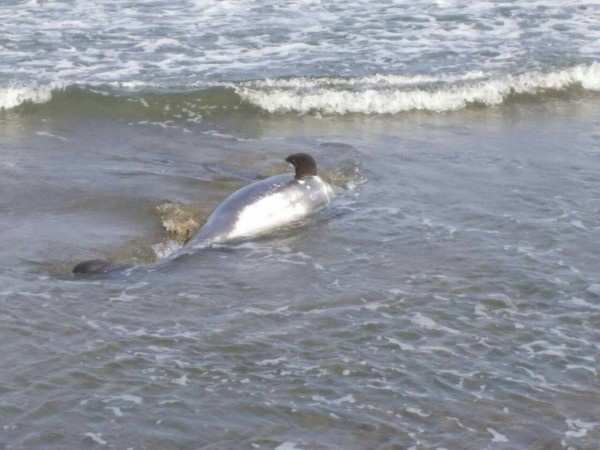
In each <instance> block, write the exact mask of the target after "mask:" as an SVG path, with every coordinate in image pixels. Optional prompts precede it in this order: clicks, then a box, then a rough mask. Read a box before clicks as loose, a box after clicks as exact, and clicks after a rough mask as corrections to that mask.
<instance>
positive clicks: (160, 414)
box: [0, 97, 600, 449]
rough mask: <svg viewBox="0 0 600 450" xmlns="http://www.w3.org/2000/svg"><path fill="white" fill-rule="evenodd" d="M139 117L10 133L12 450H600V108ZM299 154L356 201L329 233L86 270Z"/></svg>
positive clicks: (5, 174) (343, 203)
mask: <svg viewBox="0 0 600 450" xmlns="http://www.w3.org/2000/svg"><path fill="white" fill-rule="evenodd" d="M140 122H141V123H138V122H135V123H130V122H126V121H122V120H119V119H115V120H111V119H109V118H106V117H104V118H102V119H90V118H80V119H78V118H76V117H73V116H68V117H67V118H64V117H63V118H61V117H58V118H52V117H48V116H45V115H44V114H40V115H32V116H27V115H25V116H24V115H20V116H19V115H11V116H9V117H5V118H4V120H3V127H4V130H5V131H6V132H5V133H3V135H2V137H1V138H0V145H1V147H2V149H3V163H2V193H3V196H2V203H1V206H0V209H1V211H2V223H1V228H0V233H1V236H2V239H1V244H0V249H1V252H0V254H1V255H2V256H1V259H0V268H1V269H0V285H1V286H2V287H1V289H0V295H1V297H0V298H1V302H2V304H1V316H2V320H1V321H0V335H1V337H2V342H3V343H4V344H3V352H2V364H0V389H1V398H0V421H1V425H2V428H1V429H0V442H1V443H2V444H3V445H4V446H5V447H6V448H93V447H105V448H136V449H139V448H147V449H164V448H181V449H191V448H215V449H216V448H218V449H223V448H231V449H237V448H269V449H274V448H279V449H292V448H297V449H334V448H338V449H370V448H377V449H391V448H473V449H480V448H568V447H572V448H594V447H595V445H596V443H597V441H598V439H599V437H600V434H599V433H600V423H598V403H599V401H600V397H599V395H600V390H599V385H598V381H599V380H598V354H599V347H598V342H599V335H598V329H599V325H600V314H599V308H600V306H599V305H600V279H598V255H599V247H600V245H599V242H600V241H599V237H600V222H599V219H598V217H599V212H600V197H598V184H599V181H600V176H599V175H598V174H599V173H600V172H599V169H600V137H599V136H598V134H597V129H598V125H599V122H600V110H599V109H598V106H597V99H596V98H595V97H588V98H585V99H582V100H581V101H580V102H577V103H575V102H568V101H562V100H554V101H552V100H549V101H546V102H542V103H537V104H517V105H512V106H510V105H507V106H503V107H501V108H497V109H469V110H466V111H462V112H460V113H452V114H446V115H431V114H425V113H424V114H414V113H413V114H410V115H404V116H400V117H398V116H390V117H378V118H374V117H370V118H366V117H362V116H358V117H346V118H340V117H337V118H336V117H329V118H322V119H318V118H314V117H308V116H307V117H304V118H298V117H283V116H282V117H278V118H277V117H269V116H266V117H265V116H250V117H246V118H244V117H243V116H239V117H237V119H235V120H234V119H232V118H226V119H223V120H222V121H220V122H215V123H214V125H215V128H214V130H217V131H218V133H217V132H216V131H210V130H207V129H206V128H205V125H204V124H196V125H193V124H190V123H189V122H185V121H184V123H178V122H177V121H174V122H173V123H169V124H166V125H165V124H164V123H163V124H162V126H160V125H152V124H149V123H147V121H140ZM179 126H181V127H179ZM184 127H185V128H186V129H187V132H185V131H183V130H182V128H184ZM297 150H303V151H310V152H311V153H313V154H314V156H315V157H316V158H317V160H318V161H319V163H320V166H321V168H322V172H323V173H324V175H326V176H328V177H330V178H331V179H332V180H334V182H336V184H338V186H340V187H338V189H339V192H338V196H337V198H336V201H335V202H334V203H333V204H332V205H331V207H330V208H329V209H327V210H326V211H324V212H323V213H322V214H320V215H319V216H318V217H316V218H314V220H312V221H311V222H310V223H309V224H307V225H306V226H304V227H302V228H299V229H294V230H288V231H284V232H278V233H274V234H273V235H270V236H266V237H264V238H261V239H259V240H257V241H254V242H248V243H244V244H241V245H237V246H230V247H223V248H219V249H211V250H208V251H204V252H198V253H196V254H192V255H190V256H188V257H186V258H184V259H182V260H178V261H177V262H174V263H172V264H169V265H166V266H162V267H159V268H158V269H157V268H155V266H146V267H147V268H144V267H142V268H141V269H139V270H136V271H133V272H130V273H128V274H115V275H112V276H105V277H99V278H89V279H88V278H83V279H80V278H75V277H73V276H71V275H70V274H69V269H70V266H71V265H72V264H73V263H75V262H77V261H78V260H80V259H85V258H90V257H98V256H102V257H105V256H108V257H111V258H114V259H119V258H121V259H123V260H127V261H135V260H136V258H137V259H138V260H141V261H146V260H147V259H148V254H149V253H151V248H152V246H153V245H155V244H157V243H161V242H166V241H168V240H169V239H172V236H170V235H169V234H168V233H167V232H166V231H165V229H164V225H163V223H162V222H161V216H160V214H159V213H158V212H157V209H156V208H157V207H158V206H160V205H163V204H165V203H168V204H173V205H179V206H181V207H182V208H187V209H188V211H190V214H192V215H193V216H194V217H195V218H196V219H197V220H198V221H199V222H201V221H202V218H203V217H205V215H206V213H207V212H209V211H210V209H211V208H212V207H213V206H214V205H216V204H217V203H218V202H219V200H221V199H222V198H224V197H225V196H227V195H228V194H229V193H230V192H231V191H232V190H234V189H236V188H237V187H239V186H241V185H243V184H245V183H247V182H250V181H251V180H253V179H256V178H260V177H264V176H268V175H270V174H273V173H278V172H281V171H285V170H288V169H287V168H286V166H285V164H284V163H283V161H282V160H283V157H285V156H286V155H287V154H289V153H291V152H293V151H297Z"/></svg>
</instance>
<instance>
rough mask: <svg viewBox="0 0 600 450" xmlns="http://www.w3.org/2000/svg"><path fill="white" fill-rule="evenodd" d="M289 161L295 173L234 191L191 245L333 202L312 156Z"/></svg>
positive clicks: (229, 237)
mask: <svg viewBox="0 0 600 450" xmlns="http://www.w3.org/2000/svg"><path fill="white" fill-rule="evenodd" d="M285 160H286V161H287V162H289V163H291V164H292V165H293V166H294V168H295V174H294V175H292V174H284V175H277V176H274V177H270V178H267V179H264V180H261V181H257V182H255V183H252V184H249V185H248V186H245V187H243V188H241V189H240V190H238V191H236V192H234V193H233V194H231V195H230V196H229V197H227V198H226V199H225V200H224V201H223V202H222V203H221V204H220V205H219V206H217V208H216V209H215V210H214V211H213V212H212V213H211V214H210V216H209V217H208V219H207V220H206V224H205V225H204V226H203V227H202V228H201V229H200V231H199V232H198V233H197V234H196V236H194V237H193V238H192V239H191V240H190V242H189V244H188V245H191V246H192V247H193V248H204V247H210V246H211V245H213V244H224V243H228V242H235V241H238V240H242V239H249V238H252V237H255V236H259V235H262V234H264V233H267V232H269V231H272V230H275V229H277V228H280V227H283V226H285V225H290V224H292V223H294V222H297V221H299V220H301V219H304V218H306V217H308V216H310V215H311V214H313V213H315V212H317V211H319V210H320V209H321V208H323V207H324V206H325V205H326V204H327V203H329V202H330V201H331V199H332V198H333V195H334V192H333V189H332V187H331V186H330V185H329V184H328V183H327V182H325V181H323V180H322V179H321V178H320V177H319V176H318V175H317V164H316V163H315V160H314V159H313V158H312V156H310V155H308V154H306V153H295V154H293V155H290V156H288V157H287V158H286V159H285ZM122 267H124V266H123V265H113V264H111V263H110V262H108V261H105V260H100V259H95V260H90V261H83V262H81V263H79V264H77V265H76V266H75V267H74V268H73V273H75V274H100V273H106V272H109V271H112V270H116V269H119V268H122Z"/></svg>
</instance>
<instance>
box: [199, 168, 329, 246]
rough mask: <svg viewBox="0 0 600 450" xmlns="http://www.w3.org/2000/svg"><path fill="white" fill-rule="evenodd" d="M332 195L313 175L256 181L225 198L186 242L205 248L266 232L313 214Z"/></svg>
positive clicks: (286, 175)
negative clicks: (195, 233) (189, 240)
mask: <svg viewBox="0 0 600 450" xmlns="http://www.w3.org/2000/svg"><path fill="white" fill-rule="evenodd" d="M333 195H334V193H333V189H332V188H331V186H330V185H329V184H328V183H326V182H324V181H323V180H322V179H321V178H320V177H319V176H317V175H312V176H308V177H305V178H302V179H299V180H298V179H295V178H294V176H293V175H292V174H284V175H277V176H274V177H270V178H267V179H265V180H261V181H257V182H255V183H252V184H250V185H248V186H245V187H243V188H242V189H240V190H238V191H236V192H234V193H233V194H231V195H230V196H229V197H227V198H226V199H225V200H224V201H223V203H221V204H220V205H219V206H218V207H217V208H216V209H215V210H214V211H213V212H212V214H211V215H210V216H209V217H208V219H207V220H206V224H205V225H204V227H202V229H201V230H200V231H199V232H198V234H197V235H196V236H195V237H194V238H193V239H192V240H191V242H190V244H191V245H192V246H193V247H207V246H210V245H212V244H220V243H226V242H231V241H237V240H241V239H246V238H250V237H255V236H258V235H261V234H264V233H267V232H269V231H272V230H274V229H276V228H280V227H282V226H286V225H290V224H293V223H294V222H297V221H299V220H302V219H304V218H306V217H308V216H309V215H311V214H314V213H315V212H317V211H319V210H320V209H321V208H323V207H324V206H325V205H327V204H328V203H329V202H330V201H331V199H332V198H333Z"/></svg>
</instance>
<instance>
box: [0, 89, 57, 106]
mask: <svg viewBox="0 0 600 450" xmlns="http://www.w3.org/2000/svg"><path fill="white" fill-rule="evenodd" d="M64 87H65V85H64V84H62V83H49V84H45V85H31V86H27V85H25V84H22V83H8V84H5V85H0V110H2V109H11V108H14V107H16V106H19V105H22V104H23V103H25V102H32V103H46V102H49V101H50V100H51V99H52V91H53V90H55V89H62V88H64Z"/></svg>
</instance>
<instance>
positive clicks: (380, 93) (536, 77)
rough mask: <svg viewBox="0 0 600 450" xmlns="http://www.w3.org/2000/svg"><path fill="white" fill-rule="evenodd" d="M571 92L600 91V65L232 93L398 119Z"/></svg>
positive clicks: (246, 87)
mask: <svg viewBox="0 0 600 450" xmlns="http://www.w3.org/2000/svg"><path fill="white" fill-rule="evenodd" d="M573 87H581V88H583V89H585V90H591V91H599V90H600V63H598V62H594V63H593V64H591V65H578V66H574V67H570V68H566V69H562V70H557V71H553V72H547V73H544V72H527V73H524V74H520V75H506V76H503V77H497V78H486V76H485V74H483V73H481V72H476V73H475V72H473V73H468V74H466V75H463V76H446V77H444V76H439V77H434V76H431V77H429V76H416V77H403V76H389V75H388V76H384V75H376V76H370V77H363V78H354V79H342V78H335V79H324V78H321V79H304V78H298V79H283V80H263V81H253V82H248V83H242V84H240V85H237V86H235V89H236V92H237V94H238V95H239V96H240V97H241V98H242V100H244V101H246V102H249V103H251V104H253V105H256V106H258V107H260V108H262V109H263V110H265V111H267V112H270V113H287V112H296V113H309V112H317V113H323V114H349V113H359V114H396V113H400V112H404V111H412V110H426V111H434V112H444V111H454V110H458V109H462V108H465V107H467V106H469V105H474V104H479V105H487V106H495V105H499V104H502V103H503V102H505V101H506V99H507V98H508V97H510V96H511V95H518V94H529V95H538V94H543V93H544V92H548V91H564V90H567V89H570V88H573Z"/></svg>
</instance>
